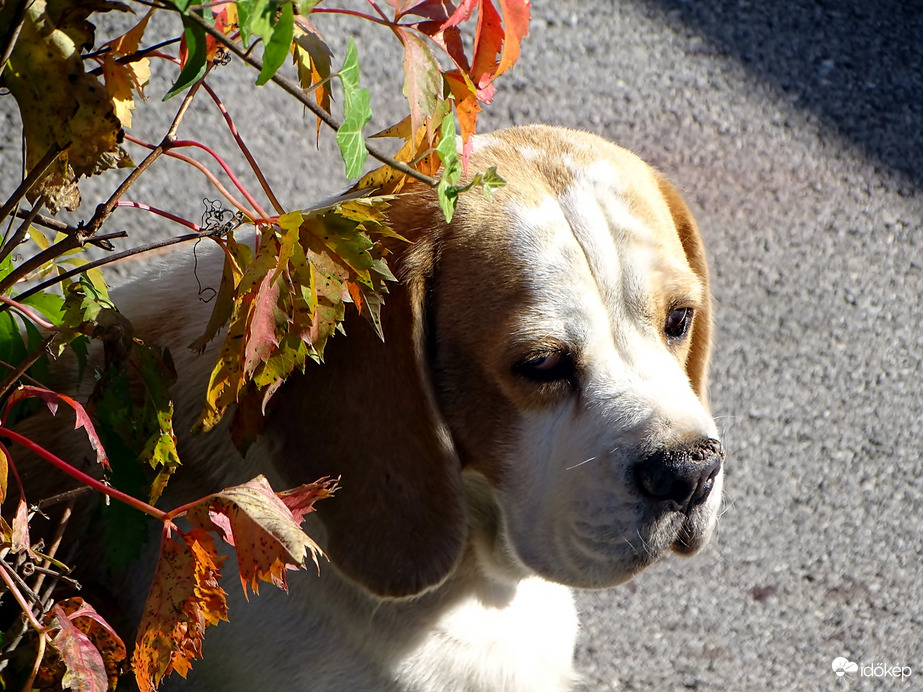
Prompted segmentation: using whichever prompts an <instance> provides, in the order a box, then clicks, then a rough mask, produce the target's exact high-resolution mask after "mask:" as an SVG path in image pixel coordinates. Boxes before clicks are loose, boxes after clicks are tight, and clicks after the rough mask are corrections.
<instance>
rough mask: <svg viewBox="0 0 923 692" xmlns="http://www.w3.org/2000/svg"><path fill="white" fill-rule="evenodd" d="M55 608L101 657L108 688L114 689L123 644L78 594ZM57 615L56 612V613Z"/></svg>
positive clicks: (121, 657)
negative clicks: (86, 638) (84, 636)
mask: <svg viewBox="0 0 923 692" xmlns="http://www.w3.org/2000/svg"><path fill="white" fill-rule="evenodd" d="M55 608H56V609H58V610H60V611H62V612H63V613H64V614H65V615H66V616H67V619H68V620H70V622H72V623H73V625H74V626H75V627H76V628H77V629H78V630H80V631H81V632H83V633H84V634H85V635H86V636H87V637H88V638H89V640H90V642H91V643H92V644H93V646H94V647H96V649H98V651H99V654H100V656H101V658H102V662H103V665H104V666H105V669H106V676H107V678H108V681H109V688H110V689H115V686H116V683H117V682H118V679H119V673H120V672H121V662H122V661H123V660H125V655H126V650H125V644H124V643H123V642H122V640H121V638H120V637H119V636H118V635H117V634H116V633H115V630H114V629H112V626H111V625H110V624H109V623H108V622H106V621H105V620H104V619H103V617H102V616H101V615H100V614H99V613H97V612H96V610H94V609H93V606H91V605H90V604H89V603H87V602H86V601H84V600H83V599H82V598H80V597H79V596H75V597H73V598H68V599H66V600H64V601H61V602H60V603H58V605H57V606H55ZM56 615H57V613H56Z"/></svg>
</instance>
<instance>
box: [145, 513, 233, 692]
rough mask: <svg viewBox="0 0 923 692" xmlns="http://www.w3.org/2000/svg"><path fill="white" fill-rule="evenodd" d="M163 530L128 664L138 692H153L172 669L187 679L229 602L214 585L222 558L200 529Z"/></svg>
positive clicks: (224, 613)
mask: <svg viewBox="0 0 923 692" xmlns="http://www.w3.org/2000/svg"><path fill="white" fill-rule="evenodd" d="M175 533H176V536H177V537H176V538H174V537H173V536H172V532H170V531H168V530H165V531H164V534H163V539H162V541H161V546H160V557H159V559H158V561H157V568H156V570H155V573H154V582H153V584H152V586H151V591H150V594H149V595H148V598H147V604H146V605H145V609H144V615H143V617H142V620H141V625H140V627H139V629H138V639H137V641H136V642H135V651H134V654H133V655H132V659H131V664H132V669H133V670H134V672H135V680H136V682H137V683H138V687H139V689H140V690H141V692H152V691H153V690H156V689H157V686H158V685H159V684H160V681H161V680H162V679H163V678H164V677H165V676H166V675H169V674H170V673H171V672H173V671H176V672H177V673H179V674H180V675H181V676H182V677H186V675H187V673H188V672H189V669H190V667H191V666H192V661H193V660H195V659H196V658H201V657H202V639H203V637H204V636H205V630H206V629H207V628H208V627H210V626H211V625H216V624H218V622H219V621H221V620H227V601H226V598H225V596H226V594H225V592H224V590H223V589H222V588H221V587H220V586H219V585H218V581H219V579H220V578H221V571H220V569H221V566H222V563H223V561H224V558H222V557H220V556H219V555H218V553H217V551H216V550H215V544H214V541H213V540H212V537H211V536H210V535H209V534H208V533H207V532H206V531H202V530H201V529H197V528H194V529H192V530H191V531H190V532H189V533H182V532H179V531H176V532H175Z"/></svg>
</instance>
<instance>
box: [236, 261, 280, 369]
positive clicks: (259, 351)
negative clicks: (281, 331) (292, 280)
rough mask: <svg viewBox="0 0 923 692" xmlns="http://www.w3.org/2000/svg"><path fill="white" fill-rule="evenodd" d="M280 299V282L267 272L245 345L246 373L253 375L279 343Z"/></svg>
mask: <svg viewBox="0 0 923 692" xmlns="http://www.w3.org/2000/svg"><path fill="white" fill-rule="evenodd" d="M278 301H279V284H278V283H277V282H273V280H272V274H266V276H264V277H263V280H262V281H261V282H260V287H259V289H258V290H257V293H256V298H255V299H254V301H253V312H252V313H251V315H250V335H249V337H248V338H247V341H246V345H245V346H244V374H245V375H248V376H249V375H251V374H252V373H253V371H254V370H256V368H257V366H258V365H259V364H260V363H262V362H264V361H265V360H267V359H268V358H269V356H270V355H272V352H273V350H274V349H275V347H276V346H278V345H279V340H278V338H277V337H276V315H275V310H276V303H277V302H278Z"/></svg>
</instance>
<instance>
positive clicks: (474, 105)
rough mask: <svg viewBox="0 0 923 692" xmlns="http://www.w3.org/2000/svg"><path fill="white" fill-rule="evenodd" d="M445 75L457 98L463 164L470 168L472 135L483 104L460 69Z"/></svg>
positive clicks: (456, 106)
mask: <svg viewBox="0 0 923 692" xmlns="http://www.w3.org/2000/svg"><path fill="white" fill-rule="evenodd" d="M443 76H444V77H445V80H446V83H447V84H448V85H449V89H450V90H451V91H452V96H453V97H454V100H455V114H456V115H457V116H458V126H459V129H460V131H461V137H462V165H463V166H464V167H465V170H468V158H469V157H470V156H471V147H472V145H473V144H474V142H473V141H472V140H471V135H473V134H474V133H475V130H476V129H477V124H478V113H480V112H481V106H480V105H479V104H478V99H477V93H476V91H472V89H471V87H472V85H471V82H470V81H469V80H467V79H466V78H465V76H464V75H463V74H462V73H461V72H460V71H459V70H452V71H451V72H446V73H445V74H444V75H443Z"/></svg>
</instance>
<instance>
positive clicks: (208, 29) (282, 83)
mask: <svg viewBox="0 0 923 692" xmlns="http://www.w3.org/2000/svg"><path fill="white" fill-rule="evenodd" d="M183 16H184V17H186V18H187V19H189V20H190V21H193V22H195V23H196V24H198V25H199V26H200V27H201V28H202V29H203V30H204V31H205V33H207V34H209V35H210V36H212V37H213V38H215V39H216V40H217V41H218V42H220V43H221V44H222V45H223V46H226V47H227V48H228V50H230V51H231V52H232V53H234V55H236V56H237V57H239V58H240V59H241V60H243V61H244V62H246V63H247V64H248V65H250V66H251V67H254V68H256V69H257V70H262V69H263V63H262V62H261V61H260V60H258V59H257V58H254V57H253V56H251V55H248V54H247V53H246V52H245V51H244V50H243V49H241V48H240V46H238V45H237V44H236V43H234V42H233V41H231V40H230V39H229V38H228V37H227V36H225V35H224V34H222V33H221V32H220V31H218V30H217V29H215V28H214V27H212V26H209V25H208V23H207V22H205V20H204V19H202V18H201V17H199V16H198V15H197V14H195V13H190V14H188V15H183ZM271 79H272V81H273V82H275V83H276V85H277V86H279V87H280V88H281V89H282V90H283V91H285V93H287V94H289V95H290V96H292V97H294V98H295V99H297V100H298V102H299V103H301V104H302V105H303V106H304V107H305V108H307V109H308V110H309V111H311V112H312V113H314V115H316V116H317V117H318V118H320V119H321V120H322V121H323V122H324V124H325V125H327V126H328V127H330V128H331V129H333V130H339V129H340V123H339V122H337V120H336V118H334V117H333V116H332V115H330V113H328V112H327V111H325V110H324V109H323V108H321V107H320V106H318V105H317V104H316V103H314V102H313V101H311V100H310V99H309V98H308V97H307V95H306V94H305V93H304V90H303V89H302V88H301V87H300V86H299V85H298V84H296V83H295V82H293V81H292V80H290V79H288V78H286V77H283V76H282V75H280V74H278V73H276V74H274V75H273V76H272V78H271ZM365 148H366V149H368V152H369V154H370V155H371V156H372V158H374V159H376V160H378V161H380V162H381V163H383V164H385V165H387V166H390V167H391V168H393V169H395V170H397V171H400V172H401V173H403V174H404V175H407V176H409V177H411V178H415V179H416V180H419V181H420V182H423V183H426V184H427V185H429V186H430V187H436V186H437V185H439V181H438V180H436V179H435V178H431V177H430V176H428V175H424V174H423V173H420V171H417V170H414V169H413V168H411V167H410V166H408V165H407V164H406V163H403V162H401V161H398V160H396V159H393V158H391V157H390V156H388V155H387V154H385V153H384V152H383V151H381V150H380V149H379V148H378V147H377V146H375V145H373V144H371V143H370V142H368V141H367V140H366V142H365Z"/></svg>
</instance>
